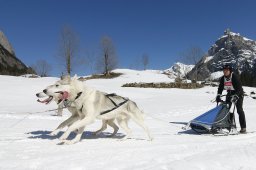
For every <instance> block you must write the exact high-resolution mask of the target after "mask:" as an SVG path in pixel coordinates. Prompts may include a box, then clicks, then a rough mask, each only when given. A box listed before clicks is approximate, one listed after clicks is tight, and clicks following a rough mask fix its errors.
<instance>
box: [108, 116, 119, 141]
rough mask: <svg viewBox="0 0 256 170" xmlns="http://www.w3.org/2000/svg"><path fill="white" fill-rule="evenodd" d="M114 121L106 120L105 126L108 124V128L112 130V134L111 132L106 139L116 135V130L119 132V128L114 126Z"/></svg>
mask: <svg viewBox="0 0 256 170" xmlns="http://www.w3.org/2000/svg"><path fill="white" fill-rule="evenodd" d="M114 121H115V119H110V120H107V124H108V125H109V126H111V127H112V128H113V129H114V132H113V133H112V134H111V135H109V136H108V137H113V136H115V135H116V133H117V132H118V130H119V127H118V126H117V125H116V124H115V122H114Z"/></svg>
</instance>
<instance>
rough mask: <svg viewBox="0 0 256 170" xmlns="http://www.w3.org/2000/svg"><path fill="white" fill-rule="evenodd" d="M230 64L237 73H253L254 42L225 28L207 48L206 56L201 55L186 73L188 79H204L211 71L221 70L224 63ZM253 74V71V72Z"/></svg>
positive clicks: (255, 44) (255, 53) (255, 52)
mask: <svg viewBox="0 0 256 170" xmlns="http://www.w3.org/2000/svg"><path fill="white" fill-rule="evenodd" d="M226 63H230V64H232V66H233V68H234V70H236V71H238V72H239V73H241V72H245V71H249V72H250V73H253V68H254V65H255V63H256V42H255V41H253V40H250V39H247V38H245V37H243V36H241V35H240V34H237V33H233V32H230V31H229V30H226V31H225V32H224V36H222V37H221V38H219V39H218V40H217V41H216V42H215V44H214V45H212V46H211V48H210V49H209V50H208V56H206V57H203V58H202V59H201V60H200V61H199V62H198V63H197V64H196V66H195V67H194V68H193V70H192V71H191V72H190V73H189V74H188V77H189V78H190V79H196V77H197V80H205V79H207V78H209V76H210V75H211V73H214V72H217V71H220V70H222V67H223V65H224V64H226ZM254 74H255V73H254Z"/></svg>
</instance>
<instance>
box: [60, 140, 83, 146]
mask: <svg viewBox="0 0 256 170" xmlns="http://www.w3.org/2000/svg"><path fill="white" fill-rule="evenodd" d="M77 142H79V141H77V140H63V141H62V143H63V144H64V145H73V144H75V143H77Z"/></svg>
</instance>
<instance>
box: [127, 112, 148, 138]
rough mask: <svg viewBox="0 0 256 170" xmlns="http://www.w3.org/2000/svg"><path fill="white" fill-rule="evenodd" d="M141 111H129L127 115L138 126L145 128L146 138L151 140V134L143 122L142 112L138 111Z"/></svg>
mask: <svg viewBox="0 0 256 170" xmlns="http://www.w3.org/2000/svg"><path fill="white" fill-rule="evenodd" d="M140 112H141V111H139V112H133V113H132V112H131V113H130V114H129V115H130V116H131V119H132V120H133V121H134V122H135V123H137V124H138V125H139V126H140V127H142V128H143V129H144V130H145V132H146V133H147V135H148V139H149V140H150V141H151V140H153V137H152V136H151V134H150V132H149V130H148V127H147V126H146V125H145V123H144V119H143V117H142V114H143V113H140Z"/></svg>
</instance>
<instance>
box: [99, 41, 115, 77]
mask: <svg viewBox="0 0 256 170" xmlns="http://www.w3.org/2000/svg"><path fill="white" fill-rule="evenodd" d="M100 48H101V55H100V57H99V60H98V64H97V68H98V70H100V71H103V74H104V75H109V74H110V72H111V71H112V70H113V69H115V68H116V67H117V64H118V61H117V55H116V50H115V47H114V44H113V42H112V40H111V38H110V37H108V36H104V37H102V39H101V41H100Z"/></svg>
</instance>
